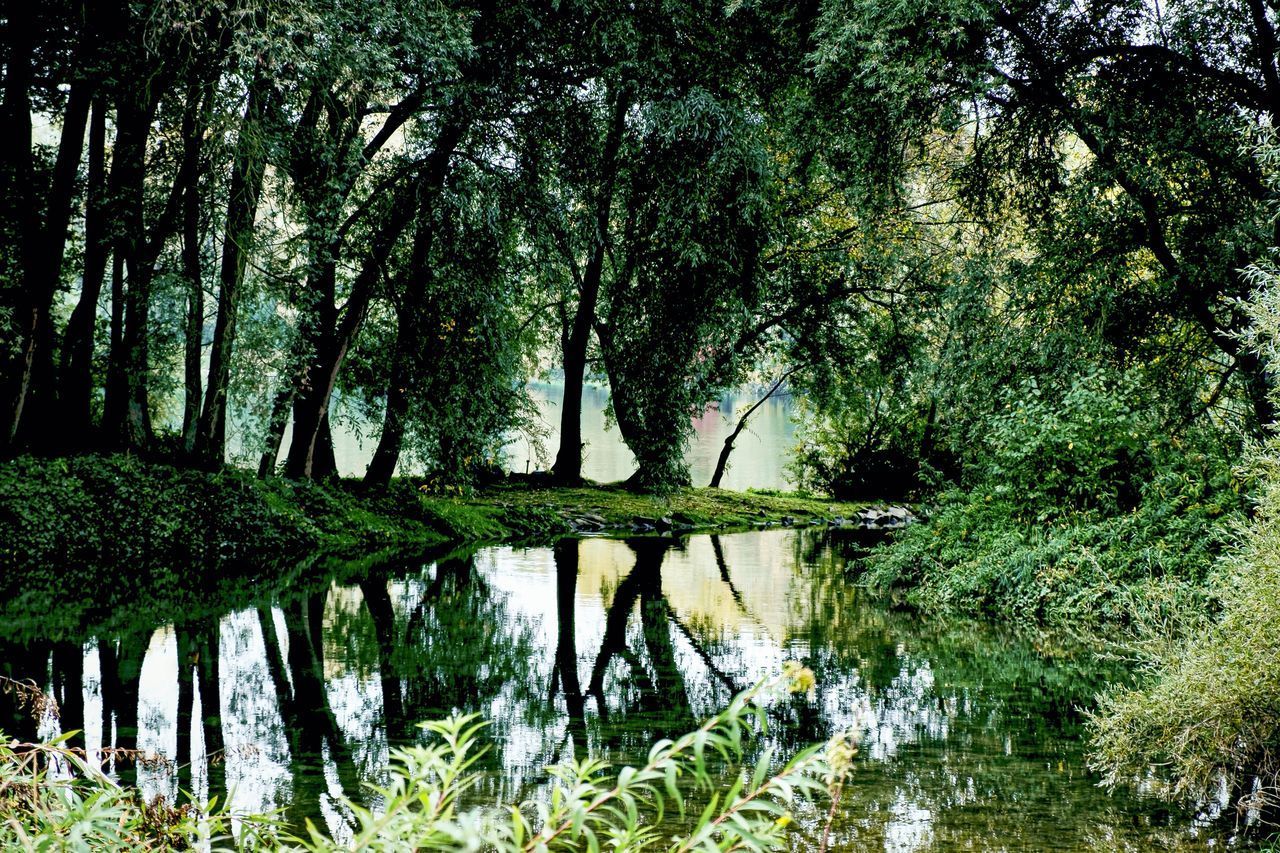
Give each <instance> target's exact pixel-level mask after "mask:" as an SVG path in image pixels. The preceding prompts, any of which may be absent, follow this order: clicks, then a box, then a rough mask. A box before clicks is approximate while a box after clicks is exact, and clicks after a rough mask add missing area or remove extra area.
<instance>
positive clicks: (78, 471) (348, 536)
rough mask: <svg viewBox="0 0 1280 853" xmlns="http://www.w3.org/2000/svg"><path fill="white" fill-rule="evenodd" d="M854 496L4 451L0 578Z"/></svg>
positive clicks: (723, 514) (536, 532) (639, 525)
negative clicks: (192, 465) (310, 472)
mask: <svg viewBox="0 0 1280 853" xmlns="http://www.w3.org/2000/svg"><path fill="white" fill-rule="evenodd" d="M857 509H858V506H857V505H854V504H842V503H830V502H827V501H822V500H817V499H812V498H805V497H798V496H793V495H780V494H763V493H754V492H746V493H744V492H730V491H723V490H718V489H689V490H685V491H681V492H677V493H675V494H672V495H669V496H665V497H658V496H651V495H637V494H633V493H631V492H628V491H625V490H623V489H620V488H614V487H607V486H604V487H589V488H576V489H556V488H530V487H528V486H520V485H503V486H495V487H492V488H489V489H485V490H480V491H475V492H471V493H467V494H465V495H455V496H442V495H435V494H429V493H427V492H425V491H423V490H422V489H421V488H420V487H419V485H418V483H417V482H415V481H414V480H412V479H409V478H406V479H401V480H397V481H395V482H393V483H392V484H391V487H390V488H388V489H386V490H380V491H377V492H367V491H365V490H363V489H362V488H361V486H360V484H359V483H358V482H354V481H351V482H338V483H333V484H327V485H319V484H315V483H298V482H293V481H289V480H283V479H274V478H273V479H267V480H259V479H257V478H255V477H253V476H251V475H250V474H248V473H247V472H245V471H240V470H235V469H228V470H224V471H220V472H217V473H206V472H201V471H193V470H189V469H183V468H176V467H171V466H166V465H156V464H148V463H144V462H140V461H138V460H137V459H134V458H129V457H123V456H110V457H99V456H82V457H72V458H61V459H34V458H23V459H18V460H15V461H11V462H7V463H4V464H0V578H4V579H6V580H0V589H2V588H5V587H11V586H13V585H14V584H15V583H18V582H20V583H22V584H23V585H29V584H31V583H33V582H38V581H39V580H40V579H42V578H43V579H44V580H47V581H49V582H54V583H58V584H64V585H65V584H66V583H67V582H68V581H74V580H75V577H74V574H75V572H76V570H77V568H81V567H101V566H120V567H128V569H130V570H132V571H133V572H135V573H145V572H146V571H148V569H149V567H155V566H164V567H172V566H190V567H193V568H200V567H215V566H234V565H276V564H279V563H280V562H281V560H282V559H285V560H292V561H296V560H298V559H300V558H302V557H305V556H307V555H310V554H314V553H316V552H320V551H323V552H328V553H341V554H347V555H359V554H364V553H368V552H370V551H372V550H376V549H385V548H392V547H401V546H403V547H421V548H431V547H438V546H447V545H461V544H466V543H479V542H499V541H501V542H514V541H544V542H545V541H550V540H553V539H555V538H557V537H559V536H563V535H568V534H573V533H584V532H601V533H631V532H650V531H667V530H671V531H674V532H692V531H697V530H708V529H724V528H745V527H752V526H764V525H781V524H788V525H790V524H812V523H824V522H827V521H830V520H836V519H841V518H845V517H849V516H851V515H853V514H854V513H855V512H856V511H857ZM9 591H12V590H9Z"/></svg>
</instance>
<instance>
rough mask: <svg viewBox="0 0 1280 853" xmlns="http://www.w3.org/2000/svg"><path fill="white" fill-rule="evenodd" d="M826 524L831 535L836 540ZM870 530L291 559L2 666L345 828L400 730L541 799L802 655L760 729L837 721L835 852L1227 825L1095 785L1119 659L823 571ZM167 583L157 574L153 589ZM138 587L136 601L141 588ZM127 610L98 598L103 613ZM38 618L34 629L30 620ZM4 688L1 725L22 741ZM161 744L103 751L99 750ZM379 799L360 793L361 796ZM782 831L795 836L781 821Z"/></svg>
mask: <svg viewBox="0 0 1280 853" xmlns="http://www.w3.org/2000/svg"><path fill="white" fill-rule="evenodd" d="M842 536H843V537H844V538H842ZM864 545H865V543H859V542H856V541H852V540H850V539H848V537H847V536H845V535H844V534H841V533H839V532H831V531H803V532H795V531H771V532H757V533H747V534H733V535H728V536H723V537H716V536H695V537H690V538H687V539H674V538H666V537H636V538H631V539H626V540H609V539H588V540H581V541H578V540H564V541H561V542H559V543H557V544H556V545H554V546H552V547H550V548H524V549H519V548H510V547H501V548H486V549H483V550H480V551H478V552H474V553H455V554H437V555H429V556H426V557H416V558H413V559H408V558H403V557H402V558H397V559H385V560H378V561H375V562H374V564H373V565H368V566H360V567H351V566H347V567H333V568H332V569H331V570H330V571H328V572H318V571H309V572H302V573H300V574H298V575H297V576H296V577H291V578H289V579H288V580H286V581H282V582H281V583H280V584H279V585H278V586H277V587H276V589H275V591H268V592H266V593H265V594H263V597H262V598H260V599H257V600H255V599H254V598H253V596H251V595H249V596H247V595H246V594H245V593H244V591H243V590H241V591H240V592H239V593H237V594H236V595H235V596H228V597H227V599H226V600H225V601H222V602H221V604H220V603H219V601H217V600H214V601H211V602H207V603H206V605H207V606H205V607H203V608H201V607H191V608H189V609H185V610H184V609H181V608H174V607H170V609H169V611H168V612H170V613H182V614H183V615H182V616H181V617H176V618H173V619H172V621H170V622H169V623H167V624H163V623H162V620H161V619H155V620H154V621H152V622H148V620H147V618H146V617H145V616H143V615H142V614H145V613H157V612H163V610H164V608H163V607H162V604H163V602H164V601H165V600H166V599H163V598H158V599H156V602H158V603H156V602H153V603H152V605H151V606H149V607H146V608H138V609H137V611H136V612H137V613H138V617H137V619H136V620H135V621H134V622H133V623H128V627H127V628H122V627H120V626H121V625H122V624H126V623H127V621H126V620H122V619H121V618H120V617H119V615H118V613H116V615H114V616H112V617H111V618H105V617H104V618H102V619H101V620H100V624H99V623H97V622H93V621H92V620H88V619H86V620H85V623H84V624H83V625H82V626H81V630H80V632H79V633H78V634H77V633H75V632H70V631H68V630H66V629H65V626H64V628H63V629H62V630H58V631H54V630H49V631H47V632H46V633H47V634H48V638H47V639H40V638H39V634H40V631H39V630H38V628H33V627H32V625H31V624H29V623H27V624H22V625H19V620H17V619H13V620H9V619H5V620H4V621H3V622H0V625H3V626H4V628H5V629H8V630H6V631H5V632H4V633H7V634H9V635H10V636H9V637H8V639H5V638H4V637H3V636H0V643H3V645H0V675H4V676H6V677H8V678H17V679H25V678H30V679H33V680H35V681H36V682H37V683H39V684H40V685H42V686H43V687H45V688H46V689H47V690H48V691H50V693H51V694H52V695H53V696H54V697H55V698H56V699H57V700H58V703H59V705H60V706H61V720H60V723H55V722H54V721H53V720H52V719H46V720H45V721H44V724H45V728H46V733H47V731H49V730H52V729H54V728H56V727H57V726H59V725H60V727H61V728H62V729H63V730H71V729H79V730H82V731H83V734H82V735H80V736H79V737H80V738H82V739H83V740H82V742H83V745H84V746H85V747H86V748H87V749H88V750H89V751H90V753H91V754H92V755H96V756H99V757H100V759H101V761H102V762H103V764H104V765H105V766H106V767H107V768H108V769H109V770H111V771H112V772H114V773H115V774H116V775H117V776H118V777H119V778H121V780H122V781H136V782H137V783H138V784H139V785H141V786H142V787H143V789H144V790H145V791H146V792H147V793H148V794H149V795H155V794H161V795H164V796H166V797H169V798H173V797H176V796H178V792H179V789H181V790H184V791H194V792H195V793H196V795H197V796H199V797H201V798H205V797H208V796H211V795H217V796H219V797H227V796H229V797H230V799H231V804H232V806H233V808H234V809H235V810H237V811H264V810H271V809H276V808H281V809H284V810H285V814H286V815H287V817H288V818H289V819H291V820H293V821H295V822H298V823H301V821H303V820H304V819H307V818H310V819H312V820H316V821H320V822H323V823H325V824H327V825H328V827H329V828H330V830H331V831H333V832H335V833H337V834H338V835H340V836H341V835H343V834H345V833H346V832H347V831H348V827H349V820H350V816H349V815H348V814H347V813H346V811H345V809H344V808H343V806H342V805H341V800H342V798H344V797H345V798H350V799H353V800H356V801H358V802H362V803H368V797H369V794H368V793H367V792H368V786H367V783H371V782H372V783H380V782H383V781H385V773H386V766H387V762H388V757H389V753H390V749H391V748H392V747H393V746H395V745H397V744H403V743H407V742H412V741H413V740H415V739H417V738H420V737H422V732H421V730H420V729H419V728H418V727H417V726H416V725H415V723H416V722H417V721H419V720H422V719H429V718H437V717H440V716H443V715H446V714H449V713H452V712H455V711H477V712H480V713H482V714H484V715H485V716H486V717H487V718H488V719H489V720H491V721H492V725H491V727H490V729H489V731H488V734H487V737H488V739H489V740H490V743H491V747H492V748H491V750H490V752H489V754H488V756H487V757H486V759H485V761H486V764H485V766H484V770H485V774H484V780H485V782H484V786H483V790H481V791H480V792H479V793H478V794H477V797H478V800H479V801H483V802H492V801H494V800H496V799H502V800H504V801H513V800H521V799H524V798H528V797H535V796H538V795H539V793H540V791H541V789H542V786H543V785H544V784H545V781H546V778H547V774H546V769H545V768H546V767H547V766H548V765H552V764H555V763H557V762H559V761H562V760H564V759H565V758H566V757H567V756H569V755H578V756H581V755H584V754H586V753H587V752H590V753H591V754H594V755H600V756H603V757H605V758H607V759H608V760H611V761H613V762H635V761H638V760H642V758H643V756H644V754H645V753H646V751H647V749H648V746H649V745H650V744H651V743H652V741H653V740H654V739H656V738H659V737H664V736H669V735H673V734H676V733H678V732H681V731H684V730H686V729H688V728H689V727H691V726H692V725H694V724H695V722H696V721H697V720H698V719H700V718H702V717H704V716H706V715H708V714H710V713H712V712H713V711H714V710H716V709H718V708H719V707H721V706H722V705H723V704H724V703H725V702H726V700H727V699H728V698H729V697H730V696H731V695H732V694H733V693H734V692H735V691H737V690H738V689H741V688H742V687H744V686H746V685H749V684H751V683H752V682H754V681H755V680H757V679H758V678H760V677H762V676H765V675H768V674H771V673H774V672H776V671H777V670H778V669H779V668H780V667H781V664H782V662H783V661H784V660H787V659H790V658H798V659H801V660H803V661H804V662H805V663H806V664H808V665H809V666H811V667H812V668H813V669H814V670H815V672H816V673H817V675H818V681H819V688H818V691H817V695H816V697H815V699H814V700H813V701H812V702H808V701H796V702H793V703H791V704H790V705H784V706H781V707H780V708H779V709H777V711H776V713H775V714H774V717H775V719H774V724H773V728H772V730H771V733H770V735H769V738H770V741H771V743H772V744H773V745H776V746H778V747H781V748H783V749H794V748H796V747H798V746H799V745H801V744H806V743H809V742H813V741H815V740H819V739H823V738H825V737H827V736H829V735H830V734H832V733H834V732H836V731H842V730H846V729H853V730H855V731H856V732H857V733H858V736H859V742H860V760H859V762H858V764H857V768H856V770H855V773H854V778H853V779H852V780H851V784H850V785H849V786H848V788H847V794H846V800H845V802H844V804H843V806H842V809H841V814H840V818H839V821H838V822H837V825H836V827H835V831H834V839H835V841H836V843H837V848H836V849H847V850H886V851H911V850H935V849H951V848H955V847H965V848H970V849H983V850H1043V849H1048V848H1052V849H1060V850H1092V849H1134V850H1139V849H1150V848H1151V847H1153V846H1160V847H1163V848H1170V849H1179V848H1187V849H1193V848H1198V847H1200V846H1202V845H1203V844H1204V843H1205V842H1206V840H1208V839H1223V840H1225V839H1226V838H1227V837H1228V835H1229V832H1230V827H1223V826H1221V825H1218V824H1212V823H1197V822H1196V821H1195V820H1193V819H1192V817H1191V816H1189V815H1185V814H1180V813H1176V812H1169V811H1166V810H1164V809H1162V808H1161V807H1160V806H1159V805H1158V804H1156V803H1154V802H1148V801H1142V800H1138V799H1134V798H1132V797H1126V796H1117V797H1109V796H1107V795H1106V794H1105V793H1104V792H1103V791H1101V790H1100V789H1098V788H1097V787H1096V780H1095V779H1094V777H1092V776H1091V775H1090V774H1089V773H1088V772H1087V771H1086V770H1085V767H1084V763H1083V757H1082V746H1081V737H1082V723H1083V718H1082V711H1081V708H1083V707H1086V706H1087V705H1088V704H1089V703H1090V702H1091V700H1092V697H1093V695H1094V693H1095V692H1096V691H1097V690H1098V688H1099V687H1100V686H1101V684H1102V683H1104V682H1105V681H1106V680H1108V679H1111V678H1115V677H1120V673H1118V672H1114V671H1107V670H1106V669H1105V668H1102V667H1100V666H1099V665H1097V664H1096V663H1095V662H1094V661H1093V659H1092V657H1091V656H1090V655H1089V654H1088V653H1087V650H1081V649H1077V648H1072V647H1069V646H1057V645H1054V644H1051V643H1050V642H1048V641H1045V640H1043V639H1036V640H1028V639H1026V638H1019V637H1014V636H1012V635H1009V634H1007V633H1005V632H1002V631H1000V630H998V629H997V628H994V627H992V626H988V625H981V624H976V623H964V622H957V621H941V620H932V619H926V618H923V617H921V616H920V615H919V614H915V613H912V612H906V611H896V610H893V609H891V608H888V607H886V606H885V605H884V604H883V603H880V602H876V601H870V600H868V599H867V598H866V597H865V596H864V595H863V594H862V592H861V591H860V590H859V588H858V587H857V586H856V585H854V584H853V583H851V582H850V581H849V579H848V573H847V571H846V565H847V561H848V560H849V559H850V556H851V555H853V554H856V552H857V550H858V549H859V548H861V547H863V546H864ZM169 582H170V583H173V582H174V581H172V580H170V581H169ZM156 594H157V595H159V592H158V591H157V593H156ZM122 605H123V602H119V601H117V602H116V606H117V607H120V606H122ZM33 636H35V637H36V638H35V639H32V637H33ZM28 711H29V709H27V708H24V707H22V706H21V705H20V703H19V702H18V701H17V700H16V699H15V697H14V696H13V695H12V694H7V693H0V727H3V728H4V730H5V731H6V732H9V733H14V734H17V735H18V736H20V737H34V736H36V735H37V733H38V732H37V721H35V720H33V719H32V718H31V715H30V714H29V713H28ZM126 750H128V751H132V750H138V751H140V752H141V753H142V754H144V755H147V756H156V758H152V759H149V760H145V761H143V762H141V763H138V762H133V761H125V760H123V759H124V752H122V751H126ZM371 805H374V806H375V807H376V805H377V804H376V803H372V804H371ZM796 838H797V840H796V846H797V849H805V847H806V845H808V844H809V843H811V841H812V838H811V837H810V836H807V835H806V834H805V830H804V829H803V828H802V831H801V833H799V834H798V835H797V837H796Z"/></svg>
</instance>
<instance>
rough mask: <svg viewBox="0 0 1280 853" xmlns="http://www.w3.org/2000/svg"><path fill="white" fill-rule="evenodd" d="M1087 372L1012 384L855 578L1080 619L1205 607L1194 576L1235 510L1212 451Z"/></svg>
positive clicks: (976, 606)
mask: <svg viewBox="0 0 1280 853" xmlns="http://www.w3.org/2000/svg"><path fill="white" fill-rule="evenodd" d="M1135 393H1136V392H1135V391H1134V389H1133V386H1132V384H1131V383H1127V382H1125V381H1124V380H1123V379H1119V380H1114V379H1113V380H1106V379H1105V378H1104V377H1102V376H1101V375H1098V374H1094V375H1090V376H1085V377H1083V378H1081V379H1079V380H1077V381H1076V382H1075V383H1074V384H1073V385H1072V386H1071V387H1069V388H1068V389H1066V391H1065V392H1063V393H1061V394H1053V395H1050V394H1049V393H1047V392H1044V391H1042V389H1041V388H1040V387H1039V386H1038V385H1037V384H1036V383H1035V382H1034V381H1030V380H1029V381H1027V382H1025V383H1023V384H1022V385H1021V386H1020V387H1019V388H1018V389H1017V390H1016V391H1014V392H1012V393H1010V394H1009V395H1008V396H1007V398H1006V400H1005V404H1004V409H1003V412H1002V413H1001V414H1000V415H999V416H997V417H996V418H995V419H994V420H993V423H992V425H991V430H990V434H989V436H988V438H987V440H986V441H985V442H984V445H983V447H981V448H980V449H978V451H977V452H976V454H975V456H976V461H975V462H974V463H973V464H972V465H971V466H970V468H969V469H968V471H967V472H966V476H965V482H966V485H965V486H964V487H955V488H952V489H950V490H948V491H946V492H944V493H942V494H941V495H939V496H938V498H937V499H936V500H935V501H934V505H933V507H932V509H931V512H930V514H929V519H928V523H927V524H925V525H920V526H917V527H914V528H910V529H908V530H906V531H904V532H903V533H902V534H900V535H899V536H898V538H897V539H896V540H895V541H894V542H893V543H891V544H890V545H888V546H887V547H885V548H882V549H880V550H879V551H877V552H875V553H873V554H872V555H871V556H870V557H869V558H868V559H867V561H866V564H865V565H866V569H867V573H866V575H865V578H866V581H867V582H868V583H869V584H871V585H873V586H877V587H880V588H902V589H906V590H908V597H909V598H911V599H912V600H913V601H915V602H916V603H918V604H921V605H924V606H931V607H938V606H947V607H954V608H957V609H960V610H965V611H970V612H977V613H984V614H987V615H997V616H1015V617H1017V618H1019V619H1024V620H1028V621H1043V622H1049V623H1057V624H1061V625H1070V626H1072V627H1081V626H1088V625H1089V624H1090V623H1125V622H1132V621H1134V620H1140V619H1144V618H1146V616H1145V615H1144V614H1146V613H1147V611H1150V610H1151V609H1153V608H1167V607H1173V608H1174V609H1181V608H1184V607H1192V608H1196V607H1198V608H1203V607H1204V606H1205V603H1206V602H1205V600H1206V597H1207V593H1206V589H1205V581H1206V578H1207V575H1208V572H1209V570H1210V567H1211V566H1212V565H1213V562H1214V560H1215V558H1216V557H1217V556H1218V554H1219V553H1220V552H1221V550H1222V549H1223V547H1224V546H1225V544H1226V542H1227V541H1228V539H1229V530H1230V522H1231V521H1232V520H1235V519H1240V518H1242V517H1243V512H1244V505H1243V501H1242V499H1241V497H1240V493H1239V491H1240V484H1239V483H1237V482H1234V481H1233V478H1232V469H1231V465H1230V461H1229V459H1228V458H1227V454H1226V452H1225V451H1224V449H1222V448H1220V447H1219V446H1217V445H1215V443H1214V442H1213V441H1212V440H1210V439H1208V438H1197V437H1195V436H1187V437H1182V438H1179V437H1175V436H1170V435H1168V434H1167V432H1164V431H1162V429H1161V427H1160V425H1159V424H1157V423H1156V422H1155V421H1154V420H1153V419H1151V418H1149V417H1146V416H1144V414H1143V410H1142V409H1140V408H1139V407H1137V406H1134V405H1132V404H1130V403H1128V402H1126V401H1127V400H1128V399H1129V398H1130V397H1132V396H1134V395H1135Z"/></svg>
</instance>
